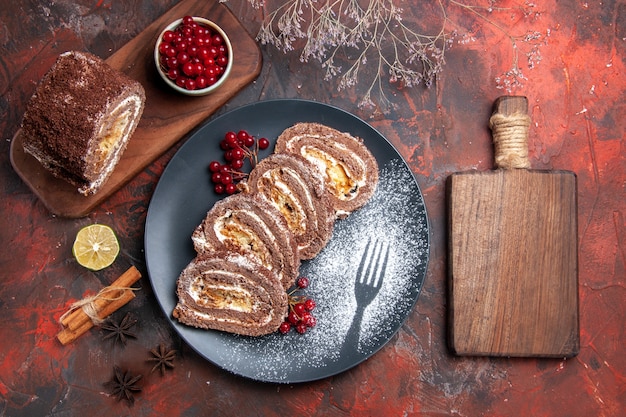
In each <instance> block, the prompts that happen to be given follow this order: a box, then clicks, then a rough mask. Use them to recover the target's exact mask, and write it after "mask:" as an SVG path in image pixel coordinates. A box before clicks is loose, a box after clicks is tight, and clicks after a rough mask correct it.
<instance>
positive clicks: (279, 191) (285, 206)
mask: <svg viewBox="0 0 626 417" xmlns="http://www.w3.org/2000/svg"><path fill="white" fill-rule="evenodd" d="M281 171H283V172H284V173H285V174H286V175H288V176H289V177H291V178H292V179H293V180H294V181H295V182H296V183H297V184H298V186H299V188H300V189H301V190H303V194H304V196H305V198H306V200H307V203H308V204H309V206H310V207H313V201H312V198H311V194H310V192H309V187H308V186H307V185H306V184H305V183H304V182H303V181H302V178H301V177H300V176H299V175H298V174H297V173H296V172H294V171H293V170H292V169H290V168H282V169H272V170H268V171H266V172H264V173H263V176H262V178H263V179H266V180H267V181H268V183H269V184H271V185H272V188H271V189H269V190H267V191H265V190H262V191H263V192H264V194H265V195H266V196H267V197H268V198H269V199H271V200H272V202H273V203H274V205H275V206H276V207H277V208H278V209H279V211H280V212H281V213H282V215H283V217H284V218H285V220H286V221H287V224H288V226H289V229H290V230H291V231H292V232H294V233H295V234H297V235H301V234H304V233H306V229H307V222H306V220H307V215H306V211H305V209H304V208H303V207H302V204H300V201H299V198H298V196H296V195H295V194H294V193H293V192H292V191H291V188H290V186H289V184H288V183H287V182H286V181H285V180H283V178H282V177H281V175H280V173H281ZM259 188H261V185H259Z"/></svg>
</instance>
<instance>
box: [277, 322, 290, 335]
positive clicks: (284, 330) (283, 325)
mask: <svg viewBox="0 0 626 417" xmlns="http://www.w3.org/2000/svg"><path fill="white" fill-rule="evenodd" d="M279 330H280V332H281V333H282V334H287V333H289V330H291V323H289V322H288V321H283V322H282V323H281V324H280V327H279Z"/></svg>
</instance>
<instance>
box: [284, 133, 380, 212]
mask: <svg viewBox="0 0 626 417" xmlns="http://www.w3.org/2000/svg"><path fill="white" fill-rule="evenodd" d="M275 151H276V152H277V153H293V154H297V155H300V156H302V157H304V158H305V159H307V160H308V161H310V162H311V163H313V165H315V166H316V167H317V168H318V170H319V172H320V173H321V174H322V176H323V177H324V182H325V188H326V190H327V192H328V193H329V195H330V201H331V204H332V206H333V208H334V209H335V213H336V216H337V217H339V218H342V217H346V216H347V215H349V214H350V213H351V212H353V211H354V210H356V209H358V208H360V207H361V206H363V205H364V204H365V203H366V202H367V201H368V200H369V198H370V197H371V196H372V195H373V194H374V191H375V190H376V185H377V184H378V164H377V162H376V159H375V158H374V156H373V155H372V153H371V152H370V151H369V150H368V149H367V147H366V146H365V145H364V144H363V141H362V140H361V139H360V138H356V137H354V136H352V135H350V134H349V133H344V132H340V131H338V130H336V129H333V128H331V127H328V126H325V125H322V124H319V123H298V124H296V125H294V126H292V127H290V128H288V129H286V130H285V131H283V133H281V135H280V136H279V137H278V139H277V141H276V149H275Z"/></svg>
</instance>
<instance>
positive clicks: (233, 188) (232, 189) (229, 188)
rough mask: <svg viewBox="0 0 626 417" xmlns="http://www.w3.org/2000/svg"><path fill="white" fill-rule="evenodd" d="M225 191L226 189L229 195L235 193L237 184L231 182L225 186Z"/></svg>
mask: <svg viewBox="0 0 626 417" xmlns="http://www.w3.org/2000/svg"><path fill="white" fill-rule="evenodd" d="M224 191H226V194H228V195H231V194H235V193H236V192H237V186H236V185H235V184H233V183H232V182H231V183H229V184H226V185H225V186H224Z"/></svg>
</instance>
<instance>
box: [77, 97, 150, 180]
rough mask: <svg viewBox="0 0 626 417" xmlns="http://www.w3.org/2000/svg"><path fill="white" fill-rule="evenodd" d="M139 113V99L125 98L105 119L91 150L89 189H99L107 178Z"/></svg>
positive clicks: (137, 120) (136, 121)
mask: <svg viewBox="0 0 626 417" xmlns="http://www.w3.org/2000/svg"><path fill="white" fill-rule="evenodd" d="M140 111H141V98H140V97H139V96H138V95H132V96H129V97H126V98H125V99H124V100H122V101H121V102H120V103H118V105H117V106H115V107H114V108H113V109H112V110H111V111H110V112H109V114H108V117H107V118H106V119H105V121H106V122H107V123H103V124H102V126H101V127H100V132H99V133H98V135H97V138H96V139H95V144H96V146H95V148H94V149H92V152H93V153H92V155H93V157H94V158H95V161H94V166H95V169H94V173H95V174H96V175H97V176H96V177H95V178H93V179H92V182H91V183H90V184H89V188H90V189H93V188H99V187H100V186H101V185H102V183H103V182H104V181H105V180H106V178H108V175H109V174H110V173H111V171H112V170H113V167H115V165H116V164H117V161H118V160H119V158H120V156H121V155H120V150H121V149H122V147H123V145H124V143H125V141H126V139H127V138H128V136H129V135H130V132H131V131H132V130H133V128H134V127H135V125H136V124H137V123H138V122H139V113H140Z"/></svg>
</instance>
